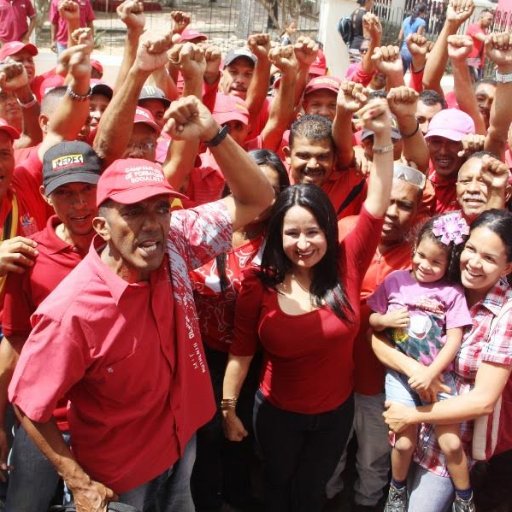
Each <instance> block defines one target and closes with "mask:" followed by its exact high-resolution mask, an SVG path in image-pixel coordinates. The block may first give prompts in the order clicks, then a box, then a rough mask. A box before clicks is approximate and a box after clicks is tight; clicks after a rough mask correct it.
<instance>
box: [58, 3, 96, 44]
mask: <svg viewBox="0 0 512 512" xmlns="http://www.w3.org/2000/svg"><path fill="white" fill-rule="evenodd" d="M76 1H77V2H78V6H79V8H80V26H81V27H86V26H87V24H88V23H90V22H91V21H93V20H94V18H95V16H94V11H93V10H92V6H91V2H90V0H76ZM59 3H60V0H52V3H51V4H50V23H52V24H54V25H57V33H56V34H55V40H56V41H57V43H61V44H66V43H67V42H68V24H67V22H66V20H65V19H63V18H61V16H60V14H59Z"/></svg>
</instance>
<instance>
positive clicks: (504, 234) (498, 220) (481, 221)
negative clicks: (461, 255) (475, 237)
mask: <svg viewBox="0 0 512 512" xmlns="http://www.w3.org/2000/svg"><path fill="white" fill-rule="evenodd" d="M476 228H487V229H489V230H490V231H492V232H493V233H495V234H496V235H498V236H499V237H500V238H501V241H502V242H503V245H504V246H505V251H506V253H507V261H508V262H510V261H512V213H510V212H508V211H506V210H498V209H496V208H494V209H492V210H486V211H485V212H482V213H481V214H480V215H479V216H478V217H477V218H476V219H475V220H474V221H473V223H472V224H471V230H470V234H471V232H472V231H473V230H475V229H476Z"/></svg>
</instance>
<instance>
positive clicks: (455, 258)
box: [414, 212, 468, 283]
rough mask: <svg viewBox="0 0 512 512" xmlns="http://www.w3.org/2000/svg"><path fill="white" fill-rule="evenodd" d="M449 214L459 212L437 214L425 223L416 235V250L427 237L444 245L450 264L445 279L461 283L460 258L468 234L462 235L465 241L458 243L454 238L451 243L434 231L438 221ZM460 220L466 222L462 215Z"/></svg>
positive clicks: (439, 244) (440, 245) (449, 281)
mask: <svg viewBox="0 0 512 512" xmlns="http://www.w3.org/2000/svg"><path fill="white" fill-rule="evenodd" d="M449 215H452V216H453V215H457V214H456V213H453V212H451V213H448V214H445V215H436V216H435V217H432V218H431V219H429V220H427V221H426V222H425V223H424V224H423V226H422V227H421V228H420V230H419V232H418V236H417V237H416V243H415V247H414V251H416V248H417V247H418V245H420V243H421V241H422V240H423V239H425V238H428V239H429V240H432V241H433V242H435V243H436V244H437V245H438V246H439V247H442V248H443V249H444V250H445V251H446V254H447V256H448V265H447V266H446V272H445V274H444V280H445V281H447V282H448V283H460V270H459V258H460V253H461V252H462V249H463V248H464V244H465V243H466V240H467V238H468V236H467V235H462V236H463V241H462V242H461V243H458V244H456V243H455V242H454V241H453V240H452V241H450V243H449V244H445V243H444V242H442V241H441V237H440V236H436V235H435V234H434V231H433V230H434V228H435V223H436V221H438V220H440V219H442V218H443V217H445V216H449ZM460 220H461V222H464V220H463V219H462V217H461V218H460Z"/></svg>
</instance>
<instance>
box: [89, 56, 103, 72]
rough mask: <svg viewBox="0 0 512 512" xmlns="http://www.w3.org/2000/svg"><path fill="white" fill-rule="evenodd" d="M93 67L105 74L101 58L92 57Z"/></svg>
mask: <svg viewBox="0 0 512 512" xmlns="http://www.w3.org/2000/svg"><path fill="white" fill-rule="evenodd" d="M91 67H92V68H93V69H95V70H96V71H97V72H98V73H99V74H100V75H103V65H102V64H101V62H100V61H99V60H96V59H91Z"/></svg>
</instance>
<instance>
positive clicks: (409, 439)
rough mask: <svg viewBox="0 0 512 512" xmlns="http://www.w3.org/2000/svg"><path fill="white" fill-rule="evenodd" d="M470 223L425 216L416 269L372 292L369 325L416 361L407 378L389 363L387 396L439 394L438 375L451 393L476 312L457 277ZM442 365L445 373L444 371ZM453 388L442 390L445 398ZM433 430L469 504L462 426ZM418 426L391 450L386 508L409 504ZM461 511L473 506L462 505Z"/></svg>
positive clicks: (413, 400) (413, 398)
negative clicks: (459, 249) (458, 249)
mask: <svg viewBox="0 0 512 512" xmlns="http://www.w3.org/2000/svg"><path fill="white" fill-rule="evenodd" d="M468 231H469V229H468V226H467V225H466V223H465V222H464V220H462V219H461V218H460V215H459V214H458V213H450V214H448V215H444V216H439V217H436V218H434V219H431V220H429V221H428V222H426V223H425V225H424V226H423V227H422V229H421V230H420V232H419V234H418V239H417V241H416V245H415V248H414V253H413V258H412V270H410V271H408V270H400V271H397V272H393V273H391V274H390V275H389V276H388V277H387V278H386V279H385V280H384V282H383V283H382V285H381V286H380V287H379V288H377V290H376V291H375V293H374V294H373V295H372V296H371V297H369V298H368V305H369V306H370V308H371V309H372V310H373V311H375V313H373V314H372V315H371V316H370V325H371V326H372V328H373V329H374V330H375V331H382V330H384V329H388V332H389V335H390V338H391V340H392V341H393V342H394V343H395V344H396V348H397V349H398V350H400V351H402V352H403V353H405V354H406V355H408V356H410V357H412V358H413V359H414V360H416V361H417V362H418V365H417V368H416V371H415V372H413V375H412V376H411V377H410V378H409V379H407V377H405V376H404V375H402V374H400V373H398V372H396V371H394V370H388V372H387V375H386V399H387V400H393V401H395V402H401V403H403V404H405V405H408V406H410V407H414V406H416V405H421V404H422V403H423V402H434V401H437V396H436V392H435V391H434V390H433V386H432V384H433V383H434V381H436V380H438V378H439V377H440V376H441V375H442V378H441V380H442V381H443V382H444V385H445V386H447V387H446V390H448V389H450V390H451V392H452V393H453V377H452V374H451V372H450V371H449V370H451V365H452V361H453V360H454V358H455V355H456V354H457V351H458V350H459V347H460V345H461V341H462V334H463V327H464V326H466V325H471V317H470V315H469V311H468V308H467V305H466V300H465V298H464V293H463V291H462V288H461V287H460V286H458V285H455V284H453V281H454V279H452V278H451V276H452V273H453V274H454V275H456V270H457V269H455V268H452V267H453V266H455V265H453V262H454V261H455V260H456V258H454V255H453V253H454V247H455V246H456V245H457V244H460V243H462V242H463V241H464V238H463V236H464V235H466V234H467V233H468ZM443 372H444V373H443ZM447 396H448V395H446V394H444V396H443V394H441V395H440V397H441V398H446V397H447ZM436 433H437V436H438V440H439V445H440V447H441V450H442V451H443V454H444V456H445V458H446V464H447V467H448V470H449V472H450V476H451V478H452V481H453V484H454V487H455V491H456V495H457V500H462V501H463V502H464V503H465V504H466V503H467V505H468V507H472V506H473V505H472V499H473V497H472V491H471V488H470V483H469V469H468V463H467V459H466V457H465V455H464V451H463V449H462V445H461V442H460V437H459V426H458V425H457V424H454V425H438V426H437V427H436ZM416 438H417V430H416V427H415V426H413V427H409V428H407V429H405V430H404V431H402V432H401V433H400V434H398V435H397V436H396V440H395V445H394V447H393V450H392V452H391V466H392V481H391V486H390V489H389V495H388V499H387V502H386V507H385V509H384V510H385V512H402V511H403V512H405V511H406V510H407V489H406V479H407V474H408V471H409V466H410V463H411V459H412V455H413V452H414V449H415V446H416ZM461 510H468V511H470V510H473V509H472V508H464V509H461Z"/></svg>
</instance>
